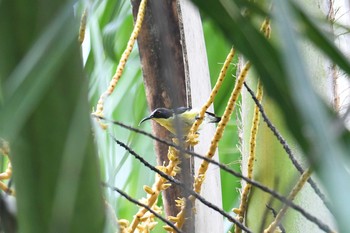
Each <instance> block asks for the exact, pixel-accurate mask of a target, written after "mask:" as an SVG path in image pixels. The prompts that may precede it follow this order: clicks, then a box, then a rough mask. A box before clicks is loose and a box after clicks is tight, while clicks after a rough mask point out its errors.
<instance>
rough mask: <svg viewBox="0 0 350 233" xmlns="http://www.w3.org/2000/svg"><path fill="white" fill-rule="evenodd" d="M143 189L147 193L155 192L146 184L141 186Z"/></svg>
mask: <svg viewBox="0 0 350 233" xmlns="http://www.w3.org/2000/svg"><path fill="white" fill-rule="evenodd" d="M143 190H145V192H146V193H148V194H149V195H153V194H154V193H155V192H154V191H153V189H152V188H151V187H149V186H147V185H144V186H143Z"/></svg>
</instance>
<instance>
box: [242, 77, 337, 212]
mask: <svg viewBox="0 0 350 233" xmlns="http://www.w3.org/2000/svg"><path fill="white" fill-rule="evenodd" d="M244 86H245V88H246V89H247V91H248V92H249V94H250V95H251V97H252V99H253V101H254V102H255V104H256V105H257V106H258V108H259V111H260V113H261V116H262V117H263V119H264V121H265V123H266V124H267V127H268V128H269V129H270V130H271V131H272V133H273V134H274V135H275V136H276V138H277V140H278V141H279V142H280V143H281V145H282V147H283V149H284V150H285V151H286V153H287V154H288V157H289V159H290V160H291V161H292V163H293V165H294V167H295V168H296V169H297V170H298V171H299V172H300V174H303V173H304V169H303V168H302V166H301V165H300V163H299V162H298V160H297V159H296V158H295V156H294V155H293V152H292V150H291V148H290V146H289V145H288V143H287V141H286V140H285V139H284V138H283V137H282V135H281V133H280V132H279V131H278V130H277V128H276V127H275V126H274V125H273V124H272V122H271V121H270V119H269V118H268V117H267V115H266V113H265V110H264V107H263V106H262V105H261V103H260V102H259V101H258V100H257V98H256V96H255V94H254V92H253V91H252V89H250V87H249V86H248V85H247V83H244ZM308 183H309V184H310V185H311V187H312V188H313V189H314V191H315V193H316V194H317V195H318V196H319V197H320V199H321V200H322V202H323V203H324V205H325V206H326V207H327V208H328V210H331V208H330V205H329V203H328V202H327V201H326V197H325V195H324V194H323V193H322V192H321V190H320V189H319V187H318V186H317V184H316V183H315V181H314V180H313V179H312V178H311V177H310V178H309V179H308Z"/></svg>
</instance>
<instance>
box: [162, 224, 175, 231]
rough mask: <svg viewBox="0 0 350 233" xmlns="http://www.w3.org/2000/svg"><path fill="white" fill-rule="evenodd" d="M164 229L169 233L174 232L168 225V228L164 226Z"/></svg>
mask: <svg viewBox="0 0 350 233" xmlns="http://www.w3.org/2000/svg"><path fill="white" fill-rule="evenodd" d="M163 229H164V230H166V231H169V232H172V231H173V230H174V229H173V228H172V227H171V226H169V225H166V226H163Z"/></svg>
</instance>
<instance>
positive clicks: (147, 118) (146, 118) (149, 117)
mask: <svg viewBox="0 0 350 233" xmlns="http://www.w3.org/2000/svg"><path fill="white" fill-rule="evenodd" d="M152 118H153V116H148V117H145V118H143V119H142V120H141V121H140V123H139V126H140V125H141V124H142V123H143V122H144V121H147V120H150V119H152Z"/></svg>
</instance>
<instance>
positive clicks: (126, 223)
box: [118, 219, 130, 228]
mask: <svg viewBox="0 0 350 233" xmlns="http://www.w3.org/2000/svg"><path fill="white" fill-rule="evenodd" d="M118 224H119V226H120V228H127V227H128V226H129V224H130V222H129V221H128V220H126V219H119V220H118Z"/></svg>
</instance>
